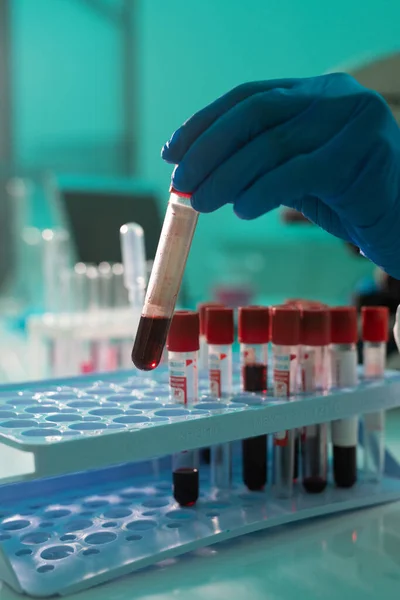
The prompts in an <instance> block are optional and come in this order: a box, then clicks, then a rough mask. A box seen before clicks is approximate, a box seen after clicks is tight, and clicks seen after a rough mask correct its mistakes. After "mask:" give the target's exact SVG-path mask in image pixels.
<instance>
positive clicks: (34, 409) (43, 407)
mask: <svg viewBox="0 0 400 600" xmlns="http://www.w3.org/2000/svg"><path fill="white" fill-rule="evenodd" d="M58 411H59V408H57V406H54V404H37V405H36V406H27V407H26V408H25V412H27V413H33V414H37V415H39V414H45V413H48V412H52V413H55V412H58Z"/></svg>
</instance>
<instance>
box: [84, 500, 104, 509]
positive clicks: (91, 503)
mask: <svg viewBox="0 0 400 600" xmlns="http://www.w3.org/2000/svg"><path fill="white" fill-rule="evenodd" d="M108 504H109V502H108V500H86V502H83V503H82V506H86V508H100V506H108Z"/></svg>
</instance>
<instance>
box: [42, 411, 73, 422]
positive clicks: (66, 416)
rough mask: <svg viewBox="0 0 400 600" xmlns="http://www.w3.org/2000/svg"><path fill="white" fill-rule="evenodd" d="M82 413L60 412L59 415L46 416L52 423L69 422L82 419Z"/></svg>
mask: <svg viewBox="0 0 400 600" xmlns="http://www.w3.org/2000/svg"><path fill="white" fill-rule="evenodd" d="M81 420H82V417H81V415H77V414H76V413H59V414H58V415H50V416H49V417H46V421H51V422H52V423H69V422H70V421H81Z"/></svg>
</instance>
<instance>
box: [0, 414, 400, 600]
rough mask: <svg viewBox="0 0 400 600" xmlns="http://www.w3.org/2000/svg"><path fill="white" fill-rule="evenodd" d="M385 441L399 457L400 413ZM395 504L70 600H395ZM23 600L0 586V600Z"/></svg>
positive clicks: (399, 566)
mask: <svg viewBox="0 0 400 600" xmlns="http://www.w3.org/2000/svg"><path fill="white" fill-rule="evenodd" d="M387 438H388V441H389V447H390V449H391V450H392V452H393V453H394V454H395V455H396V456H397V457H400V411H399V410H396V411H391V413H390V416H389V418H388V420H387ZM399 595H400V502H396V503H392V504H387V505H384V506H380V507H376V508H370V509H366V510H361V511H354V512H349V513H346V514H343V515H337V516H333V517H329V518H320V519H314V520H310V521H308V522H302V523H301V522H300V523H297V524H294V525H293V524H292V525H288V526H283V527H278V528H274V529H272V530H269V531H264V532H258V533H255V534H251V535H247V536H243V537H242V538H239V539H236V540H233V541H230V542H224V543H221V544H217V545H215V546H213V547H209V548H205V549H203V550H199V551H196V552H193V553H190V554H187V555H185V556H182V557H180V558H176V559H169V560H166V561H164V562H161V563H158V564H157V565H155V566H153V567H149V568H146V569H144V570H142V571H139V572H137V573H134V574H132V575H130V576H127V577H123V578H120V579H117V580H115V581H114V582H110V583H107V584H104V585H101V586H98V587H95V588H92V589H91V590H87V591H85V592H82V593H79V594H75V595H73V596H70V597H71V598H73V600H187V599H190V600H288V599H293V598H295V599H296V600H319V599H323V600H369V599H371V600H372V599H374V600H376V598H377V597H379V598H382V599H383V600H398V598H399ZM17 599H19V600H20V599H21V596H20V595H18V594H17V593H15V592H13V591H12V590H10V589H9V588H8V587H7V586H6V585H5V584H0V600H17Z"/></svg>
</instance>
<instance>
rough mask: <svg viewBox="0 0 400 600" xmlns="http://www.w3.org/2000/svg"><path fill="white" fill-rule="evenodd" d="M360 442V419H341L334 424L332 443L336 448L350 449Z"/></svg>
mask: <svg viewBox="0 0 400 600" xmlns="http://www.w3.org/2000/svg"><path fill="white" fill-rule="evenodd" d="M357 441H358V417H353V418H351V419H339V420H338V421H333V422H332V443H333V445H334V446H340V447H342V448H349V447H351V446H356V445H357Z"/></svg>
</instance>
